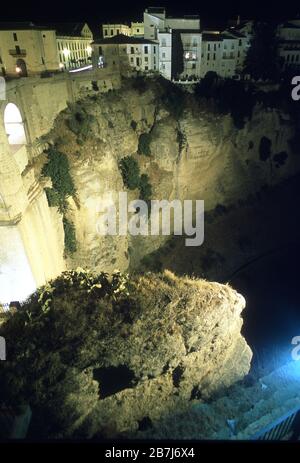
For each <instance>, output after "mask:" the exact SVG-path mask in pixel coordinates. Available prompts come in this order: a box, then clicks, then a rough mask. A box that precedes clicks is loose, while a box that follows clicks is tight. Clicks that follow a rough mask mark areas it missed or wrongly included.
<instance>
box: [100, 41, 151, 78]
mask: <svg viewBox="0 0 300 463" xmlns="http://www.w3.org/2000/svg"><path fill="white" fill-rule="evenodd" d="M92 47H93V66H94V67H100V68H101V67H106V66H112V67H114V66H120V69H121V71H125V70H130V69H134V70H136V71H142V72H149V71H158V62H159V60H158V44H157V43H155V42H152V41H151V40H145V39H140V38H137V37H128V36H126V35H121V34H120V35H117V36H115V37H111V38H109V39H101V40H97V41H95V42H93V44H92Z"/></svg>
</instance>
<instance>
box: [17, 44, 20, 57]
mask: <svg viewBox="0 0 300 463" xmlns="http://www.w3.org/2000/svg"><path fill="white" fill-rule="evenodd" d="M16 53H17V55H20V54H21V50H20V47H19V45H16Z"/></svg>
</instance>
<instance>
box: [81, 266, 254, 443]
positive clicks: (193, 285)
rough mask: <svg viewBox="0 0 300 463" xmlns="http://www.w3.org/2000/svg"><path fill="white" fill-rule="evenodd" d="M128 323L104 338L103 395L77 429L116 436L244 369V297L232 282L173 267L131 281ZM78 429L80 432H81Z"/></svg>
mask: <svg viewBox="0 0 300 463" xmlns="http://www.w3.org/2000/svg"><path fill="white" fill-rule="evenodd" d="M133 284H134V294H135V297H136V302H137V304H138V305H139V306H140V308H141V310H140V311H139V314H138V316H134V319H133V321H132V325H131V326H130V327H129V326H128V325H127V328H126V329H124V330H122V329H121V330H120V335H119V336H116V337H114V338H112V339H111V340H109V339H108V340H105V345H106V349H105V351H106V354H105V366H103V367H102V368H99V369H97V370H95V378H96V379H98V380H99V389H100V391H99V395H100V400H99V402H98V404H97V405H96V406H95V408H94V410H93V412H92V413H91V414H90V415H89V417H88V418H87V420H86V423H85V424H84V425H83V427H82V430H81V431H80V432H84V431H83V430H85V432H87V434H88V435H89V436H91V435H107V436H109V435H110V436H115V435H118V434H122V433H126V434H128V433H131V432H135V431H137V430H138V429H143V426H146V427H147V425H148V426H149V425H150V424H149V423H154V422H156V421H157V420H159V419H161V418H162V417H163V416H165V415H166V414H168V413H171V412H172V411H175V410H177V411H178V410H186V409H188V408H189V407H190V406H191V404H193V403H194V402H195V401H196V400H198V401H199V399H200V400H202V399H203V400H205V399H207V398H209V397H211V395H212V394H213V393H214V392H216V391H220V390H223V388H225V387H227V386H229V385H231V384H233V383H235V382H236V381H238V380H239V379H241V378H243V377H244V375H245V374H247V373H248V371H249V368H250V361H251V357H252V353H251V350H250V348H249V346H248V345H247V343H246V341H245V340H244V338H243V337H242V336H241V326H242V319H241V312H242V310H243V308H244V306H245V300H244V298H243V297H242V296H241V295H240V294H238V293H237V292H236V291H234V290H233V289H231V288H230V287H229V286H224V285H221V284H218V283H209V282H206V281H204V280H197V279H189V278H187V277H185V278H178V277H176V276H175V275H174V274H172V273H170V272H165V273H164V274H162V275H154V274H148V275H145V276H144V277H139V278H137V279H136V280H135V281H134V283H133ZM80 432H79V434H80Z"/></svg>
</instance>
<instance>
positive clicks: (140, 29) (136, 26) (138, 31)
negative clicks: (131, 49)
mask: <svg viewBox="0 0 300 463" xmlns="http://www.w3.org/2000/svg"><path fill="white" fill-rule="evenodd" d="M130 29H131V31H130V32H131V35H132V37H141V38H144V23H143V22H132V23H131V28H130Z"/></svg>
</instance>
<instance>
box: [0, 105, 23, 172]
mask: <svg viewBox="0 0 300 463" xmlns="http://www.w3.org/2000/svg"><path fill="white" fill-rule="evenodd" d="M4 127H5V132H6V135H7V138H8V143H9V145H10V148H11V152H12V154H13V155H14V157H15V160H16V161H17V164H18V166H19V168H20V171H21V172H23V170H24V169H25V167H26V165H27V163H28V157H27V151H26V146H25V145H26V143H27V140H26V134H25V130H24V123H23V120H22V116H21V113H20V110H19V108H18V107H17V106H16V105H15V104H14V103H8V104H7V105H6V107H5V110H4Z"/></svg>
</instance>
